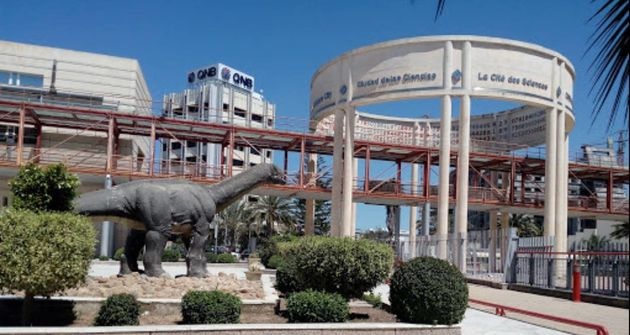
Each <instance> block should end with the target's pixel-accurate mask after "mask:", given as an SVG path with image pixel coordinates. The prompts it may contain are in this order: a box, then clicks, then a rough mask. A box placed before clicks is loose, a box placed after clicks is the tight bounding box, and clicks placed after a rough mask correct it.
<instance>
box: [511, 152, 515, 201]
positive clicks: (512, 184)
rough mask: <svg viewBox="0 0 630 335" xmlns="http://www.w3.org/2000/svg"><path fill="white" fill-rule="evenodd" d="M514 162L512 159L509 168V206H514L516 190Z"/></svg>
mask: <svg viewBox="0 0 630 335" xmlns="http://www.w3.org/2000/svg"><path fill="white" fill-rule="evenodd" d="M515 181H516V161H514V157H512V166H511V167H510V188H511V189H510V204H511V205H514V191H515V190H516V185H515V184H516V183H515Z"/></svg>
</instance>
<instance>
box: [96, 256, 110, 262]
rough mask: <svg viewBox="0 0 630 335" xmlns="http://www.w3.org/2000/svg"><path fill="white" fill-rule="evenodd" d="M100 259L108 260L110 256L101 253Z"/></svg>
mask: <svg viewBox="0 0 630 335" xmlns="http://www.w3.org/2000/svg"><path fill="white" fill-rule="evenodd" d="M98 260H99V261H108V260H109V257H107V256H105V255H101V256H98Z"/></svg>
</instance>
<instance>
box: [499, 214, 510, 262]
mask: <svg viewBox="0 0 630 335" xmlns="http://www.w3.org/2000/svg"><path fill="white" fill-rule="evenodd" d="M509 231H510V213H508V212H507V211H502V212H501V239H500V240H499V243H500V246H501V269H504V268H505V258H506V257H507V247H508V242H509V239H510V234H509Z"/></svg>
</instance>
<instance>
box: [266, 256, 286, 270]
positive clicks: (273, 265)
mask: <svg viewBox="0 0 630 335" xmlns="http://www.w3.org/2000/svg"><path fill="white" fill-rule="evenodd" d="M283 261H284V260H283V258H282V256H280V255H273V256H271V258H269V261H268V262H267V268H268V269H277V268H278V266H280V264H281V263H282V262H283Z"/></svg>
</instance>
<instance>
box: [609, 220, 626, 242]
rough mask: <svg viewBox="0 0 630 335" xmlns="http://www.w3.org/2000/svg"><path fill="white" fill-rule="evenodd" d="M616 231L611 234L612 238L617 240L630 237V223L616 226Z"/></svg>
mask: <svg viewBox="0 0 630 335" xmlns="http://www.w3.org/2000/svg"><path fill="white" fill-rule="evenodd" d="M614 227H615V230H613V232H612V233H610V237H612V238H615V239H622V238H628V236H629V235H630V222H624V223H620V224H616V225H615V226H614Z"/></svg>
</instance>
